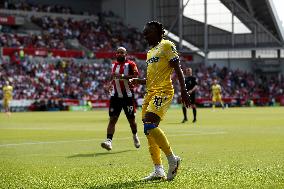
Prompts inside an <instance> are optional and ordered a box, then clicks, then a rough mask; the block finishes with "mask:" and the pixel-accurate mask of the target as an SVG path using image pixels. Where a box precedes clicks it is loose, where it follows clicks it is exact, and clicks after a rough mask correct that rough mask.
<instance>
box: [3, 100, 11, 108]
mask: <svg viewBox="0 0 284 189" xmlns="http://www.w3.org/2000/svg"><path fill="white" fill-rule="evenodd" d="M10 101H11V100H10V99H8V98H4V99H3V107H4V108H6V107H8V106H9V105H10Z"/></svg>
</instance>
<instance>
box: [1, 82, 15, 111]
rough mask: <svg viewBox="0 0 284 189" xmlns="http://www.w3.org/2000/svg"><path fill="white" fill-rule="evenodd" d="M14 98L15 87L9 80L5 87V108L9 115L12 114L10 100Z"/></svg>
mask: <svg viewBox="0 0 284 189" xmlns="http://www.w3.org/2000/svg"><path fill="white" fill-rule="evenodd" d="M12 98H13V87H12V86H11V85H10V83H9V81H6V82H5V85H4V87H3V108H4V112H5V113H6V114H7V115H10V114H11V112H10V102H11V100H12Z"/></svg>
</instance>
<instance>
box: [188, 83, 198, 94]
mask: <svg viewBox="0 0 284 189" xmlns="http://www.w3.org/2000/svg"><path fill="white" fill-rule="evenodd" d="M196 89H197V85H195V86H194V87H193V88H192V89H191V90H189V91H188V93H189V94H191V93H193V92H194V91H196Z"/></svg>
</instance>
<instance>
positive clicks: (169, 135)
mask: <svg viewBox="0 0 284 189" xmlns="http://www.w3.org/2000/svg"><path fill="white" fill-rule="evenodd" d="M222 134H226V132H223V131H219V132H200V133H185V134H178V135H176V134H174V135H171V134H168V135H167V136H168V137H176V136H192V135H222ZM140 138H146V137H144V136H143V137H140ZM128 139H132V137H124V138H116V140H128ZM103 140H104V139H94V138H93V139H81V140H60V141H46V142H42V141H38V142H23V143H12V144H0V148H1V147H9V146H23V145H35V144H61V143H72V142H90V141H103Z"/></svg>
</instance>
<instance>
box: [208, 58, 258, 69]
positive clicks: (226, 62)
mask: <svg viewBox="0 0 284 189" xmlns="http://www.w3.org/2000/svg"><path fill="white" fill-rule="evenodd" d="M214 64H216V65H217V66H218V67H220V68H223V67H227V68H229V69H232V70H237V69H238V70H241V71H249V72H252V61H251V59H210V60H208V66H213V65H214Z"/></svg>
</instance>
